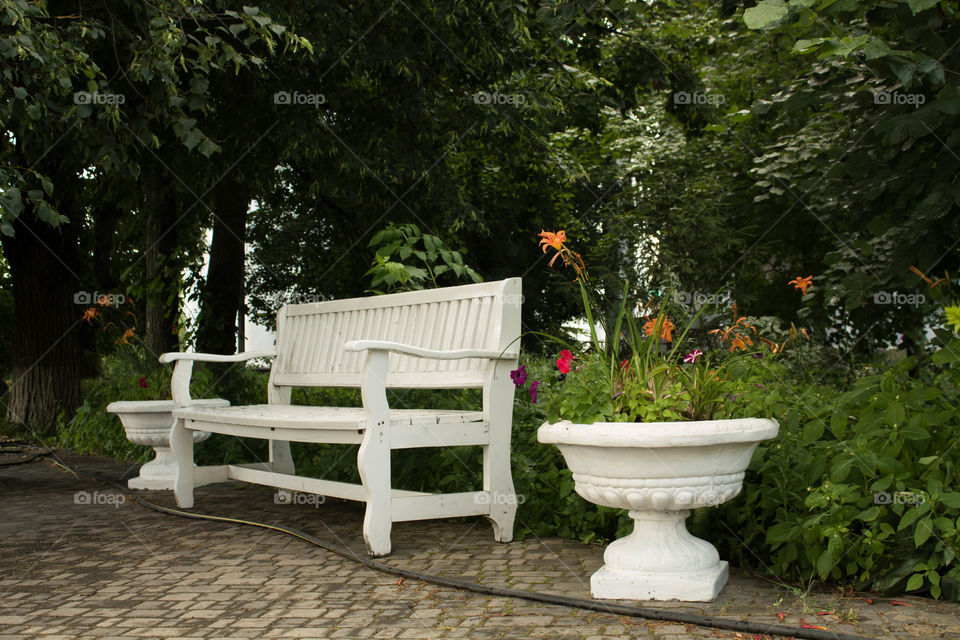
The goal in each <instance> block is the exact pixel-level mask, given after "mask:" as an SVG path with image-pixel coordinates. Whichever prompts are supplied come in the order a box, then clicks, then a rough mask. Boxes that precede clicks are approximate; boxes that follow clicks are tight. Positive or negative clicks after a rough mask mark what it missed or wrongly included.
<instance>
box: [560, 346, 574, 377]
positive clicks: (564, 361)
mask: <svg viewBox="0 0 960 640" xmlns="http://www.w3.org/2000/svg"><path fill="white" fill-rule="evenodd" d="M572 362H573V354H572V353H571V352H570V350H569V349H564V350H562V351H561V352H560V357H559V358H557V369H559V370H560V373H564V374H566V373H570V364H571V363H572Z"/></svg>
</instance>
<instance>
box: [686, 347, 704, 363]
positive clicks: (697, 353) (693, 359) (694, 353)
mask: <svg viewBox="0 0 960 640" xmlns="http://www.w3.org/2000/svg"><path fill="white" fill-rule="evenodd" d="M702 355H703V351H700V349H694V350H693V351H691V352H690V353H688V354H687V355H685V356H683V361H684V362H696V361H697V358H699V357H700V356H702Z"/></svg>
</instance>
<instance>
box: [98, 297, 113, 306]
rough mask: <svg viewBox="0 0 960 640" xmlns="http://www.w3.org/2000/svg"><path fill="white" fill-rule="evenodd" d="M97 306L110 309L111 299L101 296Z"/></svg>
mask: <svg viewBox="0 0 960 640" xmlns="http://www.w3.org/2000/svg"><path fill="white" fill-rule="evenodd" d="M97 304H98V305H100V306H101V307H109V306H110V298H109V297H107V296H100V297H98V298H97Z"/></svg>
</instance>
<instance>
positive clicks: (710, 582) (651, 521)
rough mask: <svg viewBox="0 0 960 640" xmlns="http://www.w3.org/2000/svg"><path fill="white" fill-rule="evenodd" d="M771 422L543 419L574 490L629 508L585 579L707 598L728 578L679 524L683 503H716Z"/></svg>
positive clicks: (544, 432)
mask: <svg viewBox="0 0 960 640" xmlns="http://www.w3.org/2000/svg"><path fill="white" fill-rule="evenodd" d="M778 430H779V425H778V424H777V422H776V421H774V420H767V419H759V418H747V419H737V420H704V421H694V422H655V423H630V422H612V423H601V422H598V423H595V424H572V423H570V422H566V421H564V422H559V423H555V424H549V423H547V424H544V425H543V426H541V427H540V429H539V430H538V431H537V439H538V440H539V441H540V442H542V443H545V444H555V445H557V447H558V448H559V449H560V452H561V453H562V454H563V457H564V459H565V460H566V462H567V466H568V467H569V468H570V471H571V472H573V480H574V482H575V484H576V491H577V493H579V494H580V495H581V496H583V497H584V498H586V499H587V500H589V501H590V502H593V503H596V504H599V505H605V506H608V507H615V508H619V509H628V510H629V515H630V517H631V518H633V520H634V527H633V533H631V534H630V535H628V536H625V537H623V538H620V539H619V540H615V541H614V542H612V543H611V544H610V545H609V546H608V547H607V548H606V550H605V551H604V554H603V561H604V566H603V567H601V568H600V570H599V571H597V572H596V573H594V574H593V576H592V577H591V579H590V590H591V592H592V594H593V597H595V598H609V599H629V600H683V601H689V602H709V601H711V600H714V599H716V597H717V595H719V593H720V590H721V589H722V588H723V585H724V584H726V582H727V563H726V561H722V560H720V556H719V554H718V553H717V550H716V549H715V548H714V546H713V545H712V544H710V543H709V542H707V541H705V540H701V539H699V538H695V537H694V536H692V535H690V533H689V532H688V531H687V527H686V523H685V521H686V519H687V516H689V515H690V509H695V508H698V507H711V506H714V505H718V504H722V503H724V502H726V501H728V500H730V499H731V498H733V497H734V496H736V495H737V494H738V493H740V490H741V488H742V487H743V474H744V471H745V470H746V468H747V465H749V464H750V457H751V456H752V455H753V450H754V449H755V448H756V446H757V444H759V443H760V441H761V440H768V439H770V438H773V437H775V436H776V435H777V431H778Z"/></svg>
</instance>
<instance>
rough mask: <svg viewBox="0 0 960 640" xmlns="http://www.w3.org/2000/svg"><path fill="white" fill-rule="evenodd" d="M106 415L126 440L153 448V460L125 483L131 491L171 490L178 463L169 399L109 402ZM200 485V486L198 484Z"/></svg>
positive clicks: (199, 436) (198, 434)
mask: <svg viewBox="0 0 960 640" xmlns="http://www.w3.org/2000/svg"><path fill="white" fill-rule="evenodd" d="M193 402H194V404H197V405H199V406H206V407H226V406H228V405H229V404H230V402H229V401H227V400H222V399H220V398H216V399H213V400H194V401H193ZM107 411H108V412H109V413H115V414H117V416H119V418H120V422H121V424H123V428H124V430H125V431H126V433H127V440H129V441H130V442H132V443H134V444H139V445H146V446H148V447H153V450H154V451H155V452H156V457H155V458H154V459H153V460H151V461H149V462H147V463H146V464H144V465H143V466H142V467H140V475H139V476H137V477H136V478H130V479H129V480H127V487H129V488H130V489H147V490H153V491H157V490H172V489H173V481H174V480H175V479H176V477H177V461H176V460H175V459H174V457H173V452H172V451H171V450H170V428H171V427H172V426H173V414H172V413H171V412H172V411H173V401H172V400H128V401H120V402H111V403H110V404H108V405H107ZM209 437H210V434H209V433H207V432H205V431H195V432H194V433H193V441H194V442H202V441H204V440H206V439H207V438H209ZM198 484H200V483H198Z"/></svg>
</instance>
